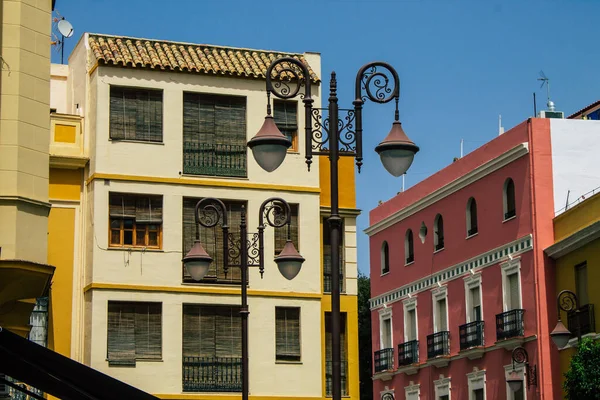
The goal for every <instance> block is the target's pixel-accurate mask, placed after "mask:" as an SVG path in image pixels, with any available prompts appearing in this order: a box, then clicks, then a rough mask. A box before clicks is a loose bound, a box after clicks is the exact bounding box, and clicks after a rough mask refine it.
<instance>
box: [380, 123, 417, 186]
mask: <svg viewBox="0 0 600 400" xmlns="http://www.w3.org/2000/svg"><path fill="white" fill-rule="evenodd" d="M375 151H376V152H377V153H378V154H379V157H380V158H381V163H382V164H383V166H384V168H385V169H386V170H387V171H388V172H389V173H390V174H392V175H393V176H395V177H398V176H400V175H403V174H405V173H406V171H408V168H410V165H411V164H412V162H413V159H414V157H415V154H417V152H418V151H419V147H418V146H416V145H415V144H414V143H413V142H412V141H411V140H410V139H409V138H408V136H406V133H404V130H403V129H402V124H401V123H400V121H394V123H393V124H392V130H391V131H390V133H389V134H388V135H387V137H386V138H385V139H384V140H383V142H381V143H379V145H378V146H377V147H375Z"/></svg>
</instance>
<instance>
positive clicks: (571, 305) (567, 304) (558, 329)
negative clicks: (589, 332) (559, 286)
mask: <svg viewBox="0 0 600 400" xmlns="http://www.w3.org/2000/svg"><path fill="white" fill-rule="evenodd" d="M556 302H557V308H558V322H557V323H556V326H555V327H554V330H553V331H552V333H550V337H551V338H552V341H553V342H554V344H555V345H556V347H558V349H559V350H560V349H562V348H564V347H565V346H566V345H567V344H568V343H569V339H571V336H573V335H572V333H571V332H570V331H569V330H568V329H567V327H566V326H565V324H563V323H562V321H561V319H560V310H563V311H564V312H566V313H569V312H571V311H575V314H576V315H577V343H579V342H581V323H580V321H579V315H578V314H579V301H578V300H577V295H576V294H575V293H573V292H572V291H570V290H563V291H562V292H560V293H559V294H558V297H557V298H556Z"/></svg>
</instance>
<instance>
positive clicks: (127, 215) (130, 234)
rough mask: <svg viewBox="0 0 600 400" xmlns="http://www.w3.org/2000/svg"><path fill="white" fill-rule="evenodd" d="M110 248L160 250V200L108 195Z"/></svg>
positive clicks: (135, 196)
mask: <svg viewBox="0 0 600 400" xmlns="http://www.w3.org/2000/svg"><path fill="white" fill-rule="evenodd" d="M108 212H109V218H110V220H109V224H110V237H109V244H110V247H141V248H145V247H148V248H154V249H159V248H161V241H162V240H161V239H162V238H161V236H162V214H163V212H162V196H155V195H145V194H123V193H110V194H109V207H108Z"/></svg>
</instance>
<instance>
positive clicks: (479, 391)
mask: <svg viewBox="0 0 600 400" xmlns="http://www.w3.org/2000/svg"><path fill="white" fill-rule="evenodd" d="M467 380H468V384H469V400H485V370H482V371H477V370H475V371H474V372H471V373H469V374H467Z"/></svg>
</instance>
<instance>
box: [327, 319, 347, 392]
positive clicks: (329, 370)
mask: <svg viewBox="0 0 600 400" xmlns="http://www.w3.org/2000/svg"><path fill="white" fill-rule="evenodd" d="M331 328H332V327H331V313H329V312H326V313H325V360H326V361H325V392H326V395H327V396H328V397H331V392H332V368H331ZM346 346H347V345H346V313H345V312H342V313H341V315H340V348H341V357H340V358H341V360H342V368H341V370H342V374H341V375H342V379H341V380H342V396H347V395H348V352H347V348H346Z"/></svg>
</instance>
